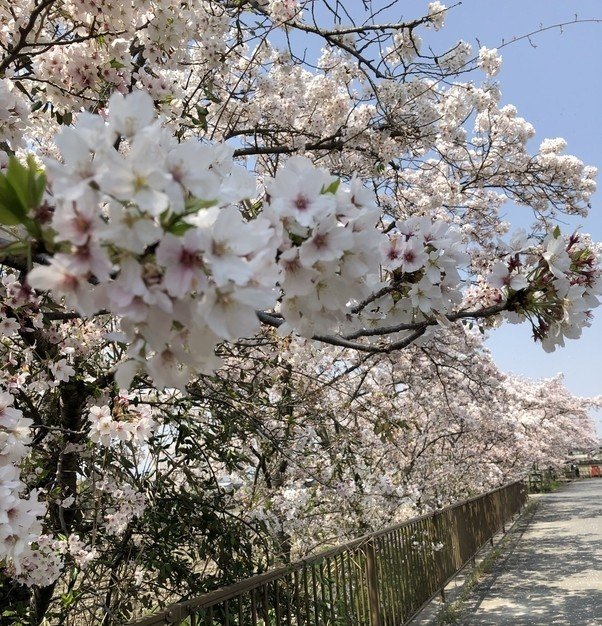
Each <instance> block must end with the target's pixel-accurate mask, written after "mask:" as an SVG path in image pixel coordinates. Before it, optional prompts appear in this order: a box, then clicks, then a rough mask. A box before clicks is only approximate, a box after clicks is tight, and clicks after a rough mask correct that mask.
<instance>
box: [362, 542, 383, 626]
mask: <svg viewBox="0 0 602 626" xmlns="http://www.w3.org/2000/svg"><path fill="white" fill-rule="evenodd" d="M366 579H367V582H368V598H369V599H370V626H382V621H381V617H380V598H379V595H378V574H377V569H376V552H375V550H374V542H373V540H370V541H368V543H367V544H366Z"/></svg>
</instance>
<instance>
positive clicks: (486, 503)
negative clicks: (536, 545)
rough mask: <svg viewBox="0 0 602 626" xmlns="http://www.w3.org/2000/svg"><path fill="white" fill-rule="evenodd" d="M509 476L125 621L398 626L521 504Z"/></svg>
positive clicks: (520, 488)
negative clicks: (497, 484) (428, 511)
mask: <svg viewBox="0 0 602 626" xmlns="http://www.w3.org/2000/svg"><path fill="white" fill-rule="evenodd" d="M526 498H527V489H526V486H525V484H524V483H523V482H516V483H512V484H510V485H506V486H505V487H501V488H499V489H496V490H494V491H490V492H489V493H486V494H484V495H482V496H478V497H476V498H471V499H470V500H465V501H463V502H459V503H458V504H455V505H453V506H450V507H447V508H445V509H442V510H440V511H437V512H436V513H434V514H432V515H424V516H422V517H418V518H414V519H411V520H408V521H406V522H404V523H402V524H399V525H397V526H393V527H391V528H386V529H384V530H381V531H378V532H375V533H371V534H369V535H365V536H364V537H361V538H359V539H356V540H354V541H351V542H349V543H346V544H344V545H340V546H337V547H336V548H332V549H330V550H327V551H325V552H321V553H320V554H317V555H315V556H313V557H310V558H307V559H304V560H301V561H298V562H296V563H293V564H291V565H288V566H286V567H280V568H278V569H274V570H271V571H269V572H266V573H265V574H260V575H259V576H254V577H253V578H249V579H247V580H243V581H241V582H239V583H237V584H235V585H231V586H229V587H224V588H222V589H217V590H216V591H212V592H210V593H207V594H204V595H202V596H199V597H197V598H193V599H191V600H187V601H185V602H180V603H178V604H174V605H172V606H170V607H168V608H167V609H166V610H164V611H162V612H161V613H157V614H155V615H152V616H150V617H146V618H143V619H140V620H138V621H135V622H131V624H130V626H159V625H164V624H177V625H180V626H401V625H402V624H405V623H406V622H407V621H408V620H409V619H411V618H412V617H413V616H414V615H415V614H416V613H417V612H418V611H419V610H420V609H421V608H422V607H423V606H424V605H425V604H426V603H427V602H428V601H429V600H430V599H431V598H433V597H434V596H435V595H436V594H437V593H438V592H440V591H441V590H442V589H443V588H444V587H445V585H446V584H447V582H448V581H449V580H450V579H451V578H452V577H453V576H454V574H456V573H457V572H458V571H459V570H460V569H461V568H462V567H463V566H464V565H465V564H466V563H467V562H468V561H470V560H471V559H472V558H473V557H474V555H475V554H476V553H477V552H478V550H479V549H480V548H481V547H482V546H483V545H484V544H485V543H486V542H487V541H489V540H491V539H492V537H493V536H494V535H495V533H496V532H498V531H499V530H500V529H501V528H502V527H503V526H504V525H505V524H506V523H507V522H508V521H509V520H510V519H511V518H512V517H513V516H514V515H515V514H516V513H517V512H519V511H520V509H521V508H522V506H523V505H524V504H525V501H526Z"/></svg>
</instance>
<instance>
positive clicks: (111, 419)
mask: <svg viewBox="0 0 602 626" xmlns="http://www.w3.org/2000/svg"><path fill="white" fill-rule="evenodd" d="M124 399H125V394H122V395H121V396H120V397H119V399H118V401H117V402H116V406H115V407H114V409H113V412H112V411H111V408H110V407H109V406H108V405H106V404H105V405H103V406H93V407H91V408H90V411H89V414H88V415H89V418H88V419H89V422H90V440H91V441H93V442H94V443H100V444H101V445H103V446H109V445H110V444H111V442H113V441H122V442H127V441H135V442H139V443H141V442H144V441H146V440H147V438H148V436H149V435H150V433H151V432H152V430H153V428H154V421H153V418H152V417H151V414H150V410H149V408H148V406H146V405H141V406H128V403H127V400H126V401H125V402H124V401H123V400H124ZM116 417H117V418H118V419H116Z"/></svg>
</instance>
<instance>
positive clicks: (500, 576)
mask: <svg viewBox="0 0 602 626" xmlns="http://www.w3.org/2000/svg"><path fill="white" fill-rule="evenodd" d="M510 541H511V547H510V551H508V553H507V554H506V556H502V557H501V558H500V559H499V560H498V561H497V562H496V565H495V566H494V569H493V572H492V573H491V574H490V575H489V576H487V578H486V579H485V580H484V581H483V583H482V584H480V585H478V586H477V587H476V588H475V591H474V593H473V597H472V600H471V602H469V604H468V607H467V611H466V612H465V613H464V617H463V618H462V619H461V620H460V623H461V624H463V625H464V626H544V625H546V626H547V625H548V624H562V625H563V626H602V479H590V480H584V481H581V482H577V483H571V484H570V485H567V486H566V487H564V488H563V489H561V490H560V491H557V492H555V493H552V494H546V495H544V496H541V499H540V503H539V507H538V509H537V511H536V512H535V515H534V516H533V518H532V519H531V520H530V521H528V520H527V521H525V522H524V523H522V527H521V526H519V528H518V530H517V531H516V532H515V533H514V534H513V536H512V537H511V540H510Z"/></svg>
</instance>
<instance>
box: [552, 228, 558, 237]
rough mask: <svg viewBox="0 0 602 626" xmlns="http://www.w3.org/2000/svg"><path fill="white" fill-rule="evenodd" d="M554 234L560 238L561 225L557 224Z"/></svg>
mask: <svg viewBox="0 0 602 626" xmlns="http://www.w3.org/2000/svg"><path fill="white" fill-rule="evenodd" d="M552 234H553V235H554V239H558V237H560V226H556V228H555V229H554V230H553V231H552Z"/></svg>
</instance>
